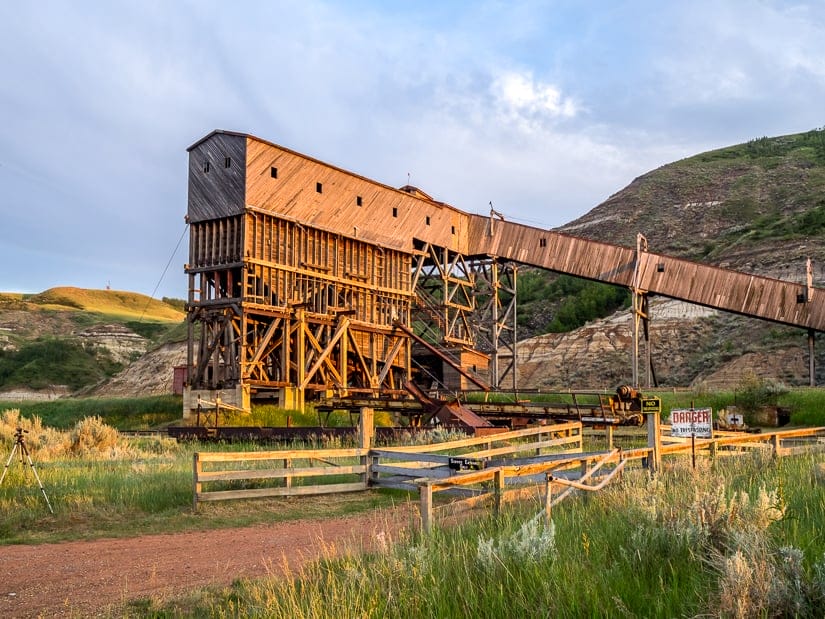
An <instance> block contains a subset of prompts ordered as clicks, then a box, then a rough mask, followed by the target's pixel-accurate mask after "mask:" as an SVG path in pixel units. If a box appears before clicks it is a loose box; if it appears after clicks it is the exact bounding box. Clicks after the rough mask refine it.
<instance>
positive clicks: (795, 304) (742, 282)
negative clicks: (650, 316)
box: [468, 215, 825, 331]
mask: <svg viewBox="0 0 825 619" xmlns="http://www.w3.org/2000/svg"><path fill="white" fill-rule="evenodd" d="M492 226H493V228H492V234H491V233H490V219H489V218H488V217H482V216H479V215H472V216H471V222H470V234H469V250H468V251H469V253H470V254H473V255H491V256H498V257H500V258H505V259H508V260H514V261H516V262H520V263H523V264H529V265H532V266H537V267H540V268H543V269H548V270H550V271H556V272H557V273H568V274H570V275H576V276H578V277H585V278H588V279H592V280H597V281H602V282H607V283H610V284H617V285H620V286H628V287H629V286H631V285H632V284H633V275H634V269H635V263H636V250H635V249H631V248H629V247H621V246H619V245H611V244H610V243H599V242H597V241H591V240H587V239H582V238H577V237H574V236H569V235H566V234H560V233H557V232H551V231H549V230H541V229H538V228H532V227H530V226H523V225H520V224H513V223H510V222H506V221H493V222H492ZM637 287H638V288H639V289H641V290H646V291H648V292H650V293H652V294H658V295H662V296H666V297H670V298H673V299H680V300H683V301H688V302H690V303H696V304H698V305H705V306H707V307H712V308H716V309H721V310H725V311H729V312H734V313H737V314H743V315H745V316H752V317H755V318H762V319H764V320H770V321H773V322H778V323H782V324H787V325H793V326H796V327H807V328H810V329H815V330H817V331H825V290H822V289H814V291H813V294H812V298H811V302H804V301H802V302H800V301H799V299H800V298H802V297H800V295H803V296H804V294H805V287H804V286H803V285H801V284H797V283H793V282H786V281H782V280H778V279H772V278H769V277H761V276H759V275H751V274H748V273H740V272H737V271H731V270H729V269H722V268H719V267H713V266H708V265H703V264H699V263H696V262H691V261H689V260H681V259H679V258H673V257H669V256H663V255H661V254H655V253H647V252H645V253H643V254H642V258H641V260H640V264H639V280H638V282H637Z"/></svg>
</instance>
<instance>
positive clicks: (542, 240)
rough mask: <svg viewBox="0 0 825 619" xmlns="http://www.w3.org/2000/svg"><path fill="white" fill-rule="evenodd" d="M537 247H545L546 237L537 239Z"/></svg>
mask: <svg viewBox="0 0 825 619" xmlns="http://www.w3.org/2000/svg"><path fill="white" fill-rule="evenodd" d="M539 247H547V239H539Z"/></svg>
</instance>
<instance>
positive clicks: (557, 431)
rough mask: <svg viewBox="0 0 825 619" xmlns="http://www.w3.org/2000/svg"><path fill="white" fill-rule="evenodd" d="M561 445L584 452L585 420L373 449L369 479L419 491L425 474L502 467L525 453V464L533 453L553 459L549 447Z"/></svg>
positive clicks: (441, 475) (376, 483)
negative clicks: (429, 442)
mask: <svg viewBox="0 0 825 619" xmlns="http://www.w3.org/2000/svg"><path fill="white" fill-rule="evenodd" d="M559 449H563V450H564V451H563V452H562V453H567V454H569V453H581V451H582V424H581V423H580V422H578V421H576V422H570V423H561V424H556V425H548V426H538V427H535V428H527V429H524V430H515V431H512V432H501V433H499V434H492V435H487V436H483V437H477V438H476V437H473V438H467V439H461V440H457V441H449V442H446V443H437V444H434V445H412V446H405V447H385V448H381V449H372V450H371V451H370V481H371V484H372V485H373V486H378V487H382V488H397V489H400V490H412V491H417V490H418V480H419V479H421V478H428V479H443V478H447V477H451V476H453V475H456V474H457V473H458V472H460V471H462V470H467V469H482V468H488V467H491V466H497V465H499V464H501V463H502V462H503V461H505V460H512V459H514V458H517V457H518V456H521V457H518V460H519V462H521V463H525V462H526V461H528V460H529V459H530V458H531V457H532V458H537V459H540V460H544V459H546V458H547V457H552V455H551V454H549V451H550V450H559ZM443 452H449V453H443ZM526 454H530V455H529V456H526ZM388 462H389V463H388Z"/></svg>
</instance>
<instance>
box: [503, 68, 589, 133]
mask: <svg viewBox="0 0 825 619" xmlns="http://www.w3.org/2000/svg"><path fill="white" fill-rule="evenodd" d="M491 91H492V94H493V97H494V98H495V101H496V105H497V107H498V109H499V110H500V111H501V112H502V113H503V115H504V117H505V118H511V119H522V120H539V121H547V120H555V119H557V118H572V117H574V116H575V115H576V113H577V112H578V109H577V106H576V104H575V103H574V102H573V100H572V99H571V98H569V97H563V96H562V93H561V91H560V90H559V88H558V87H556V86H555V85H553V84H545V83H542V82H539V81H537V80H536V79H535V78H534V77H533V75H532V74H531V73H530V72H515V71H509V72H505V73H503V74H501V75H499V76H498V77H496V78H495V79H494V80H493V83H492V84H491Z"/></svg>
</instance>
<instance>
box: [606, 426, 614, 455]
mask: <svg viewBox="0 0 825 619" xmlns="http://www.w3.org/2000/svg"><path fill="white" fill-rule="evenodd" d="M604 433H605V436H606V438H607V451H613V426H612V425H611V424H607V427H606V428H605V429H604Z"/></svg>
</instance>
